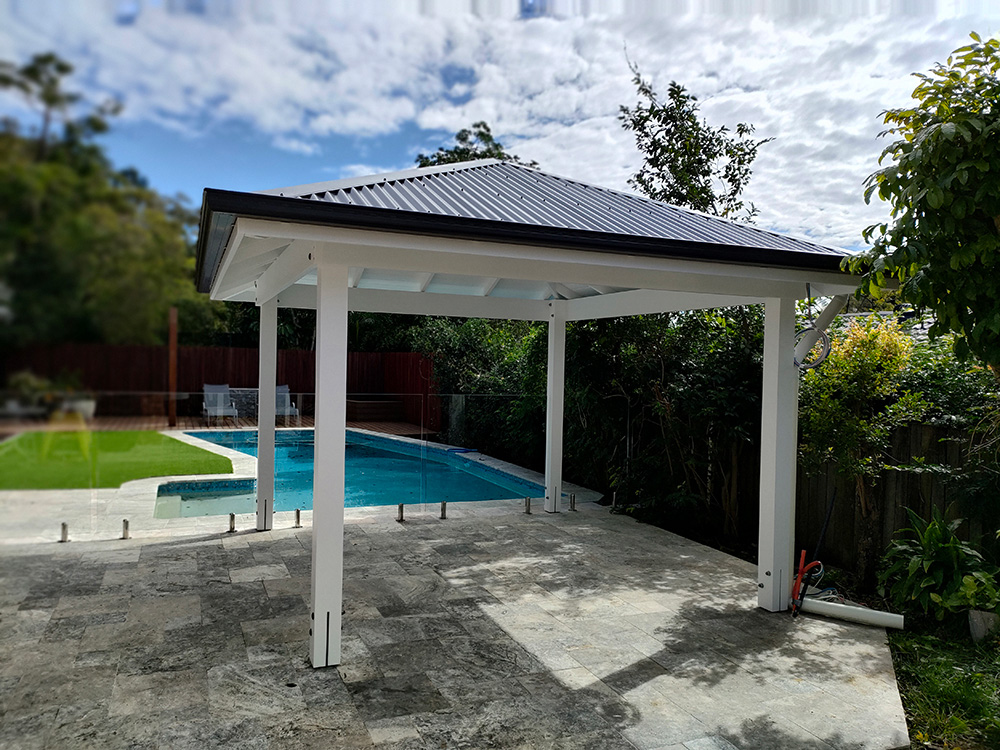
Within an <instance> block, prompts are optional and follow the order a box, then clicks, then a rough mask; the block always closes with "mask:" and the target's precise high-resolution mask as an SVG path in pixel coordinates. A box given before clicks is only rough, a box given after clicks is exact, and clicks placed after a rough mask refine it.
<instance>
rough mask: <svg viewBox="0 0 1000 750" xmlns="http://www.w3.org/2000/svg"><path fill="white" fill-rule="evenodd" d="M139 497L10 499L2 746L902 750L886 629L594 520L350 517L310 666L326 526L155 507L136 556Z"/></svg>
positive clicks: (612, 519) (476, 513)
mask: <svg viewBox="0 0 1000 750" xmlns="http://www.w3.org/2000/svg"><path fill="white" fill-rule="evenodd" d="M122 494H123V493H122V492H119V491H113V490H107V491H96V492H86V491H84V492H62V493H13V492H7V493H0V512H3V513H4V517H5V519H8V520H9V523H7V522H5V526H4V528H3V529H2V530H0V701H2V702H0V707H2V717H0V748H19V749H21V748H23V749H25V750H29V749H31V748H171V749H172V748H213V747H227V748H228V747H233V748H379V749H380V750H390V749H391V750H412V749H416V748H471V749H473V750H477V749H479V748H524V749H526V750H527V749H535V748H553V749H554V748H567V749H569V748H572V749H574V750H576V749H586V748H594V749H597V748H601V749H604V748H609V749H611V748H649V749H653V748H659V749H662V750H668V749H669V750H732V749H733V748H738V749H739V750H749V749H750V748H760V749H761V750H765V749H766V750H773V749H775V748H795V749H797V750H830V749H831V748H850V749H858V750H860V749H862V748H872V749H879V750H881V749H883V748H897V747H905V746H908V742H907V739H906V725H905V720H904V717H903V712H902V708H901V706H900V700H899V695H898V693H897V691H896V685H895V679H894V676H893V670H892V664H891V660H890V657H889V653H888V649H887V647H886V644H885V633H884V631H882V630H879V629H876V628H868V627H864V626H857V625H851V624H846V623H841V622H835V621H829V620H822V619H819V618H808V617H802V618H799V619H798V620H796V621H793V620H792V619H791V618H790V617H788V616H787V615H780V614H768V613H765V612H763V611H760V610H758V609H756V607H755V588H754V587H755V583H754V569H753V567H752V566H751V565H749V564H747V563H745V562H742V561H740V560H737V559H735V558H732V557H729V556H727V555H724V554H722V553H720V552H717V551H715V550H712V549H708V548H706V547H703V546H700V545H697V544H694V543H692V542H690V541H687V540H685V539H683V538H681V537H678V536H676V535H673V534H670V533H668V532H666V531H663V530H661V529H656V528H653V527H649V526H644V525H641V524H638V523H635V522H634V521H632V520H631V519H629V518H626V517H623V516H618V515H611V514H610V513H609V512H608V510H607V509H606V508H602V507H600V506H597V505H595V504H593V503H589V502H588V503H582V504H581V508H580V511H579V512H576V513H572V512H564V513H559V514H553V515H548V514H544V513H540V512H538V511H537V510H536V512H535V513H533V514H532V515H525V514H524V513H523V512H522V510H521V505H520V504H519V503H515V502H510V501H497V502H488V503H463V504H449V508H448V510H449V514H448V515H449V518H448V519H447V520H440V519H439V518H438V517H437V508H436V507H433V506H427V507H426V508H424V509H422V511H421V510H420V509H417V510H413V509H409V510H408V515H407V520H406V521H405V522H404V523H402V524H400V523H397V522H396V521H395V520H394V517H395V508H386V507H383V508H375V509H357V510H350V511H348V522H347V527H346V552H345V564H346V573H345V585H344V599H345V608H346V611H345V615H344V655H343V664H342V665H341V666H340V667H338V668H336V669H332V668H331V669H321V670H314V669H312V668H311V667H310V666H309V665H308V662H307V656H308V644H307V637H308V628H309V624H308V622H309V604H308V602H309V576H310V564H311V563H310V544H311V535H310V531H309V529H308V520H309V519H308V514H305V515H304V518H305V521H306V528H303V529H293V528H289V527H290V526H291V525H292V521H291V514H289V513H278V514H276V516H275V526H276V530H275V531H271V532H263V533H257V532H254V531H239V532H237V533H236V534H227V533H225V527H226V521H225V519H222V518H218V517H216V518H211V519H188V520H184V519H177V522H175V523H173V524H163V523H161V522H154V521H153V519H152V518H151V500H148V499H147V500H146V502H147V503H148V504H149V506H150V507H149V508H148V516H149V517H148V518H147V517H145V516H144V517H143V518H142V519H140V518H139V517H138V516H136V515H133V516H132V518H133V521H132V528H133V534H134V535H135V536H134V538H133V539H131V540H120V539H117V538H116V534H115V533H114V532H115V531H119V530H120V527H116V526H115V523H117V524H120V519H121V516H120V515H118V516H117V517H114V516H115V512H116V511H117V510H120V506H119V505H116V503H118V502H120V496H121V495H122ZM146 497H147V498H148V497H149V495H148V494H147V495H146ZM128 502H131V503H132V504H133V505H134V504H135V503H136V502H138V501H137V500H135V499H134V498H133V499H132V500H129V501H128ZM536 508H537V505H536ZM133 510H134V509H133ZM72 513H75V514H76V515H75V516H74V517H75V519H76V520H75V521H74V524H75V527H76V528H75V531H74V526H73V525H71V539H72V540H73V541H71V542H70V543H69V544H59V543H57V542H56V541H55V540H56V539H57V538H58V519H59V518H60V517H62V518H65V517H67V514H72ZM88 519H89V520H88ZM250 521H251V517H241V518H240V528H241V529H247V528H250V526H251V523H250Z"/></svg>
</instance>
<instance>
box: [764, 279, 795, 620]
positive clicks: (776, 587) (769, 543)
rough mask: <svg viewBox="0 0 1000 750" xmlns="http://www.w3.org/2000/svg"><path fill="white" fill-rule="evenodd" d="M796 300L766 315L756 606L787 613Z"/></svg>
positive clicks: (769, 307) (779, 302)
mask: <svg viewBox="0 0 1000 750" xmlns="http://www.w3.org/2000/svg"><path fill="white" fill-rule="evenodd" d="M794 345H795V300H793V299H769V300H767V302H766V305H765V313H764V388H763V394H762V396H763V397H762V399H761V438H760V527H759V542H758V562H757V605H758V606H760V607H762V608H763V609H766V610H768V611H770V612H780V611H782V610H785V609H787V608H788V599H789V595H790V593H791V586H792V580H793V575H794V573H793V571H794V567H793V564H794V562H793V556H794V555H793V549H792V547H793V544H794V537H795V465H796V462H797V458H798V456H797V444H798V403H799V376H798V369H797V368H796V367H795V362H794V360H793V358H792V353H793V348H794Z"/></svg>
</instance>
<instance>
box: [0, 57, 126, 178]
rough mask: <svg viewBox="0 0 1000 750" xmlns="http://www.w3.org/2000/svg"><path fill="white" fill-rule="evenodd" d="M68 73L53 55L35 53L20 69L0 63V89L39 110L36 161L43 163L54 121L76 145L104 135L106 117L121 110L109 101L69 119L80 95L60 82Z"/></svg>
mask: <svg viewBox="0 0 1000 750" xmlns="http://www.w3.org/2000/svg"><path fill="white" fill-rule="evenodd" d="M72 72H73V66H72V65H70V64H69V63H68V62H66V61H65V60H63V59H62V58H60V57H59V56H58V55H56V54H55V53H54V52H45V53H40V54H36V55H34V56H33V57H32V58H31V60H30V61H28V62H27V63H25V64H24V65H21V66H18V65H16V64H15V63H12V62H9V61H7V60H0V89H15V90H17V91H20V92H21V94H22V95H23V96H24V97H25V99H26V100H27V102H28V104H29V106H31V107H32V108H34V109H38V110H40V111H41V117H42V122H41V125H40V127H39V129H38V151H37V158H38V160H39V161H42V160H44V159H45V157H46V154H47V152H48V148H49V145H50V144H49V141H50V138H51V132H52V120H53V119H54V118H57V117H58V118H60V119H62V120H63V122H64V125H65V132H64V139H65V140H66V141H73V142H80V141H83V140H86V139H87V138H88V137H90V136H92V135H96V134H99V133H104V132H106V131H107V129H108V121H107V118H108V117H109V116H111V115H115V114H117V113H118V112H119V111H120V110H121V105H120V104H119V103H118V102H115V101H109V102H106V103H104V104H101V105H99V106H97V107H95V108H94V109H92V110H91V111H90V112H88V113H86V114H85V115H83V116H82V117H79V118H77V119H73V118H72V117H70V110H71V108H72V107H73V105H75V104H77V103H78V102H79V101H80V95H79V94H77V93H73V92H68V91H65V90H64V89H63V87H62V82H63V79H64V78H65V77H66V76H68V75H70V74H71V73H72Z"/></svg>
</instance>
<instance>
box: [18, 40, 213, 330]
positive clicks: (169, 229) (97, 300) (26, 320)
mask: <svg viewBox="0 0 1000 750" xmlns="http://www.w3.org/2000/svg"><path fill="white" fill-rule="evenodd" d="M72 69H73V68H72V66H71V65H70V64H69V63H67V62H65V61H63V60H61V59H60V58H58V57H57V56H56V55H54V54H51V53H49V54H45V55H36V56H35V57H34V58H32V60H31V61H30V62H29V63H28V64H26V65H23V66H17V65H15V64H14V63H10V62H0V88H7V89H14V90H17V91H19V92H21V93H22V94H24V95H25V96H26V97H28V100H29V103H30V104H31V105H32V107H33V108H34V109H36V110H38V111H39V112H40V118H41V120H40V125H39V126H38V127H37V129H34V128H30V129H28V130H27V132H25V131H23V130H22V128H21V126H20V125H19V123H17V122H14V121H12V120H7V121H5V122H4V123H3V124H2V126H0V280H2V284H3V285H4V286H6V287H7V288H8V289H9V290H10V296H11V301H10V311H11V314H12V319H11V321H10V324H9V325H6V326H4V327H3V329H0V347H11V348H17V347H23V346H27V345H31V344H42V343H58V342H62V341H80V342H87V341H98V342H106V343H136V344H151V343H159V342H162V341H163V339H164V335H165V333H166V326H167V310H168V308H169V307H170V306H171V305H177V306H178V307H179V309H180V312H181V330H182V331H185V332H191V331H194V330H199V331H202V332H207V331H211V329H213V328H214V327H215V325H216V323H217V321H218V315H219V310H220V308H221V305H219V303H213V302H210V301H209V300H208V299H207V298H205V297H203V296H202V295H198V294H197V293H196V291H195V288H194V284H193V275H194V265H195V259H194V248H193V246H192V244H191V242H190V234H189V230H190V228H191V227H192V226H193V224H194V222H195V220H196V215H195V214H194V212H192V211H191V210H190V209H188V208H186V207H185V206H183V205H182V204H181V203H180V202H179V201H177V200H173V199H170V198H166V197H164V196H161V195H160V194H159V193H157V192H155V191H154V190H151V189H150V188H148V187H147V186H146V185H145V181H144V180H143V179H142V178H141V176H139V175H138V173H136V172H135V170H123V171H120V172H119V171H116V170H115V169H114V168H113V167H112V165H111V164H110V162H109V160H108V159H107V157H106V156H105V154H104V152H103V150H102V149H101V148H100V147H99V146H98V145H96V144H95V143H93V141H92V136H93V135H94V134H95V133H98V132H101V131H102V129H103V128H106V122H105V121H104V117H105V116H106V115H107V114H109V113H110V112H111V111H112V108H108V107H103V106H102V107H96V108H89V109H86V110H85V111H83V112H82V113H80V112H79V111H78V109H79V108H78V107H77V106H76V105H78V103H79V102H80V97H79V95H77V94H75V93H72V92H67V91H66V90H65V88H64V85H63V83H64V79H65V78H66V77H67V76H68V75H70V73H71V72H72ZM56 118H58V119H61V120H62V121H63V124H64V127H63V130H62V132H61V133H55V132H53V130H52V122H53V120H54V119H56Z"/></svg>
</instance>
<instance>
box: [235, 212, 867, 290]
mask: <svg viewBox="0 0 1000 750" xmlns="http://www.w3.org/2000/svg"><path fill="white" fill-rule="evenodd" d="M240 222H241V224H240V225H241V226H243V227H245V231H247V232H248V233H252V234H253V235H254V236H266V235H267V234H268V233H270V234H272V235H274V236H275V238H276V239H279V238H280V239H284V240H285V241H287V240H291V239H295V240H306V241H310V242H317V243H320V245H321V247H320V248H318V249H319V251H320V252H324V253H328V254H329V256H330V259H331V260H332V262H335V263H338V264H341V263H342V264H345V265H350V266H365V267H370V268H383V269H387V270H401V271H417V272H427V271H435V272H439V273H450V274H458V275H465V276H491V277H500V278H505V279H524V280H541V279H546V280H547V279H557V280H558V281H559V283H562V284H567V283H572V284H583V285H593V284H598V285H602V286H612V287H621V288H627V289H637V288H647V289H663V290H670V291H693V292H708V293H716V294H730V295H736V296H753V297H758V298H767V297H796V296H799V297H801V296H802V295H803V294H804V292H805V283H806V282H809V283H811V284H812V285H813V288H814V289H815V290H816V293H820V290H822V293H823V294H824V295H826V296H828V295H832V294H846V293H850V292H853V291H854V289H855V288H856V287H857V282H858V280H857V279H856V278H854V277H851V276H849V275H847V274H844V273H840V272H837V271H810V270H802V269H794V268H774V267H766V266H755V265H752V264H747V265H742V264H733V263H721V262H709V261H695V260H682V259H674V258H664V257H661V256H643V255H627V254H610V253H600V252H595V251H589V250H570V249H563V248H550V247H537V246H525V245H514V244H510V243H504V242H483V241H469V240H462V239H452V238H442V237H428V236H421V235H413V234H403V233H393V232H380V231H372V230H367V229H349V228H343V227H329V226H319V225H313V224H291V223H280V222H269V221H267V220H263V219H246V220H244V219H240ZM748 257H751V258H752V251H748Z"/></svg>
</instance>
